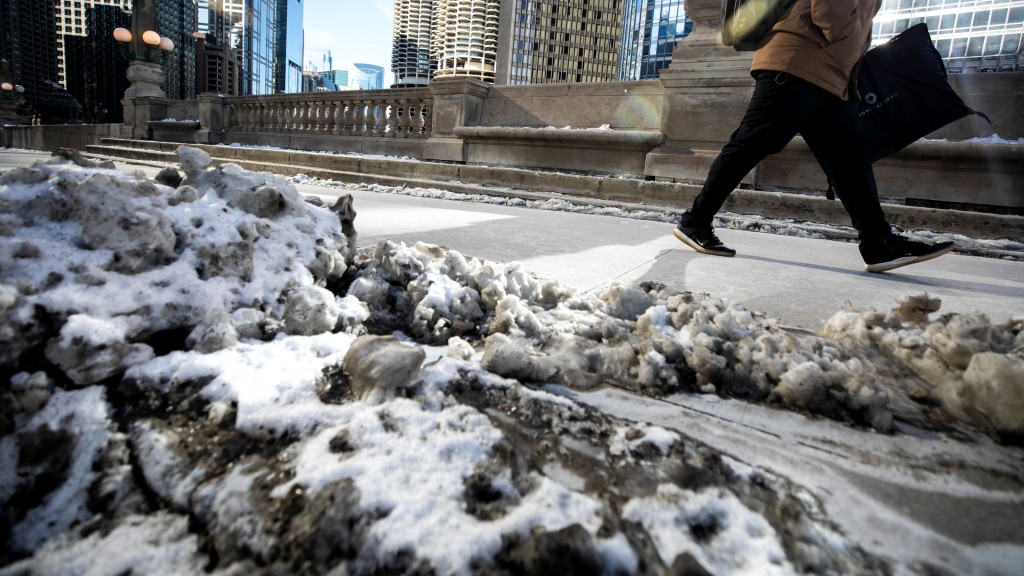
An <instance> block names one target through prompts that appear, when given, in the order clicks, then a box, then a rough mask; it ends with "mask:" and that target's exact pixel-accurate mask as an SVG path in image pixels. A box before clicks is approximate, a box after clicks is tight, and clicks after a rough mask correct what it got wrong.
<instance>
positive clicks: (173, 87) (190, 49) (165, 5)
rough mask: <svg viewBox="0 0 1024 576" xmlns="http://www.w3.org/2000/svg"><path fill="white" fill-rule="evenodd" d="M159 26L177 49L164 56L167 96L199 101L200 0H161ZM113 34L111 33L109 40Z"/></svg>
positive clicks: (157, 21) (158, 12)
mask: <svg viewBox="0 0 1024 576" xmlns="http://www.w3.org/2000/svg"><path fill="white" fill-rule="evenodd" d="M108 1H109V0H108ZM156 27H157V30H156V31H157V32H159V33H160V35H161V36H165V37H167V38H170V39H171V41H172V42H174V50H172V51H170V52H168V53H166V54H165V57H164V64H163V65H164V73H165V74H166V76H167V80H166V81H165V82H164V86H163V88H164V93H165V94H167V97H168V98H170V99H172V100H191V99H193V98H195V97H196V49H195V43H194V42H193V38H192V33H193V32H195V31H196V27H197V22H196V0H157V1H156ZM112 33H113V31H111V32H109V33H107V38H109V37H110V34H112Z"/></svg>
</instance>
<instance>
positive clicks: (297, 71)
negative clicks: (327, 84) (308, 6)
mask: <svg viewBox="0 0 1024 576" xmlns="http://www.w3.org/2000/svg"><path fill="white" fill-rule="evenodd" d="M276 34H277V35H276V38H275V48H274V92H277V93H282V92H285V93H289V94H291V93H295V92H299V91H300V90H302V51H303V29H302V0H277V25H276Z"/></svg>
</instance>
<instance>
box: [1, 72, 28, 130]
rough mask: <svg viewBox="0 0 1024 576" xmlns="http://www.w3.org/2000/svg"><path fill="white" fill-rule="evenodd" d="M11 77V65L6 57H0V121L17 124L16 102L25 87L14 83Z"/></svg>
mask: <svg viewBox="0 0 1024 576" xmlns="http://www.w3.org/2000/svg"><path fill="white" fill-rule="evenodd" d="M12 80H13V79H12V78H11V65H10V64H9V63H8V62H7V59H6V58H0V123H2V124H18V123H20V119H19V118H18V104H19V103H20V102H21V98H22V94H24V93H25V87H24V86H22V85H21V84H15V83H14V82H13V81H12Z"/></svg>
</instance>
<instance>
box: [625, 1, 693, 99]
mask: <svg viewBox="0 0 1024 576" xmlns="http://www.w3.org/2000/svg"><path fill="white" fill-rule="evenodd" d="M692 30H693V22H692V21H691V20H690V19H689V18H687V17H686V12H684V11H683V0H627V2H626V5H625V7H624V14H623V22H622V54H621V56H620V58H619V80H654V79H657V78H658V71H659V70H661V69H662V68H667V67H668V65H669V64H670V63H671V62H672V50H673V49H675V47H676V42H678V41H679V40H681V39H682V38H684V37H686V35H688V34H689V33H690V32H691V31H692Z"/></svg>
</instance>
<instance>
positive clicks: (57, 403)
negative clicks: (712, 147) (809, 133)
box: [0, 147, 1024, 575]
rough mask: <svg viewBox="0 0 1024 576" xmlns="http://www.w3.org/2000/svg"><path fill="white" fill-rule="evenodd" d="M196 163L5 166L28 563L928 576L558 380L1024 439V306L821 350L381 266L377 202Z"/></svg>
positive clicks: (425, 270)
mask: <svg viewBox="0 0 1024 576" xmlns="http://www.w3.org/2000/svg"><path fill="white" fill-rule="evenodd" d="M179 158H180V161H181V170H182V172H184V178H183V179H182V176H181V174H180V173H179V172H178V171H177V170H168V171H164V172H163V173H161V176H160V177H158V178H157V181H150V180H148V179H147V178H146V177H145V176H144V175H142V174H141V173H124V172H120V171H117V170H115V169H113V168H112V167H111V166H98V165H93V164H91V163H89V162H86V161H83V160H82V159H81V158H75V157H72V158H62V157H55V158H53V159H51V160H49V161H46V162H39V163H37V164H35V165H33V166H31V167H28V168H22V169H17V170H13V171H10V172H8V173H5V174H3V175H2V176H0V186H2V187H0V266H2V269H0V315H2V327H0V404H2V411H0V414H2V416H0V510H2V511H3V513H2V514H0V539H2V540H3V541H4V542H5V544H4V546H3V552H0V574H5V575H6V574H56V573H60V574H87V573H88V574H93V573H107V574H124V573H131V574H154V575H155V574H199V573H216V574H259V573H266V574H280V573H310V574H321V573H336V574H380V573H410V572H415V573H423V574H516V573H558V572H564V573H567V574H663V573H675V574H683V573H686V574H691V573H693V574H696V573H704V572H703V571H707V572H710V573H715V574H759V575H760V574H791V573H807V572H811V573H839V574H850V573H889V572H896V573H899V572H905V571H921V572H928V571H931V570H932V569H933V568H934V566H892V565H891V564H890V561H889V560H888V559H886V558H880V557H877V556H875V555H873V554H872V553H871V552H870V551H867V550H864V549H862V548H861V547H859V546H857V545H856V544H854V543H852V542H850V541H849V540H848V539H847V538H846V537H845V536H844V535H843V534H842V533H841V532H840V531H838V530H837V528H836V524H835V522H834V519H831V518H830V517H829V515H828V511H827V510H825V509H823V508H822V507H821V506H820V505H819V504H818V503H817V502H816V501H815V500H814V498H813V497H809V496H808V494H807V493H806V491H804V490H803V489H802V488H801V487H800V485H799V479H793V478H783V477H780V476H777V475H773V474H771V473H768V472H766V471H763V470H758V469H755V468H752V467H750V466H749V465H747V464H745V463H743V462H740V461H737V460H735V459H733V458H730V457H729V456H727V455H724V454H722V453H719V452H716V451H715V450H713V449H711V448H709V447H707V446H703V445H701V444H700V443H699V442H696V441H693V440H691V439H689V438H687V437H685V436H684V435H683V434H681V433H680V432H677V431H673V430H668V429H665V428H660V427H657V426H652V425H648V424H644V423H636V422H628V421H624V420H619V419H616V418H612V417H610V416H607V415H605V414H601V413H599V412H596V411H595V410H593V409H590V408H587V407H585V406H583V405H580V404H577V403H575V402H573V401H572V400H570V399H568V398H565V397H562V396H556V395H553V394H551V393H549V392H547V391H545V390H544V386H545V385H549V384H558V385H561V386H565V387H568V388H574V389H592V388H595V387H598V386H618V387H621V388H625V389H629V390H632V391H634V392H636V393H640V394H645V395H651V396H659V395H665V394H671V393H679V392H695V393H702V394H717V395H721V396H725V397H733V398H741V399H743V400H745V401H749V402H756V403H765V404H770V405H773V406H776V407H778V408H779V409H792V410H797V411H801V412H804V413H809V414H813V415H816V416H820V417H825V418H829V419H833V420H837V421H840V422H844V423H847V424H848V425H849V426H854V427H859V428H873V429H875V430H878V431H880V432H883V433H893V434H898V433H900V432H898V424H899V423H908V424H912V425H913V426H915V427H917V428H923V429H926V430H933V431H938V432H942V433H957V432H958V431H981V432H983V433H985V434H988V435H990V436H991V437H992V438H994V439H996V440H997V441H1000V442H1019V440H1020V439H1021V438H1022V435H1024V330H1022V328H1024V319H1017V320H1013V321H1010V322H1007V323H1005V324H1001V325H995V324H993V323H991V322H990V321H989V320H988V319H987V318H986V317H984V316H981V315H959V314H948V315H942V314H940V313H939V312H940V310H939V306H940V303H939V302H938V301H936V300H934V299H931V298H929V297H927V296H925V295H917V296H911V297H908V298H906V299H904V300H903V301H901V302H898V303H894V305H895V308H894V309H893V310H892V311H890V312H875V311H869V312H858V311H854V310H840V311H837V313H836V314H835V316H834V317H833V318H832V319H831V320H830V321H829V322H828V323H827V324H826V325H825V326H824V328H823V329H822V330H821V331H820V333H819V334H817V335H807V334H798V333H791V332H788V331H786V330H784V329H783V328H781V327H779V326H778V323H777V322H776V321H775V320H774V319H772V318H769V317H765V316H763V315H761V314H758V313H755V312H751V311H748V310H744V309H742V308H738V307H735V306H732V305H727V304H726V303H724V302H722V301H719V300H716V299H714V298H712V297H707V296H698V295H694V294H691V293H680V292H674V291H671V290H668V289H666V288H664V287H662V286H657V285H641V286H612V287H610V288H608V289H606V290H604V291H602V292H600V293H597V294H584V295H581V294H578V293H576V292H574V291H573V290H571V289H568V288H566V287H563V286H561V285H560V284H558V283H557V282H555V281H551V280H546V279H542V278H538V277H536V276H534V275H532V274H530V273H529V271H527V270H525V269H523V267H522V266H521V265H519V264H517V263H514V262H513V263H499V262H488V261H481V260H479V259H476V258H473V257H471V256H467V255H463V254H460V253H457V252H454V251H449V250H445V249H443V248H441V247H438V246H432V245H426V244H415V245H405V244H396V243H391V242H386V241H385V242H381V243H380V244H378V245H377V246H376V247H375V248H374V249H373V250H372V251H370V252H367V253H356V251H355V249H354V246H355V234H356V229H357V228H358V226H357V222H358V220H357V215H356V212H357V209H358V207H357V206H353V205H352V202H351V198H349V197H343V198H342V199H340V200H339V201H338V203H337V204H336V205H334V206H332V207H327V206H325V205H323V203H322V202H321V201H319V200H317V199H315V198H311V199H304V198H303V197H301V196H300V195H299V194H298V193H297V192H296V191H295V189H294V187H293V186H292V185H291V184H290V183H289V182H288V181H287V180H285V179H283V178H280V177H278V176H274V175H270V174H265V173H252V172H247V171H244V170H242V169H240V168H239V167H237V166H234V165H230V164H229V165H225V166H221V167H219V168H215V169H214V168H211V167H210V163H211V162H210V158H209V157H208V156H207V155H206V154H205V153H203V152H201V151H198V150H195V149H190V148H185V147H183V148H181V149H180V150H179ZM1016 481H1017V482H1021V481H1022V480H1021V479H1019V478H1018V479H1016ZM937 562H938V561H937ZM938 564H940V562H938V563H937V565H938Z"/></svg>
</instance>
